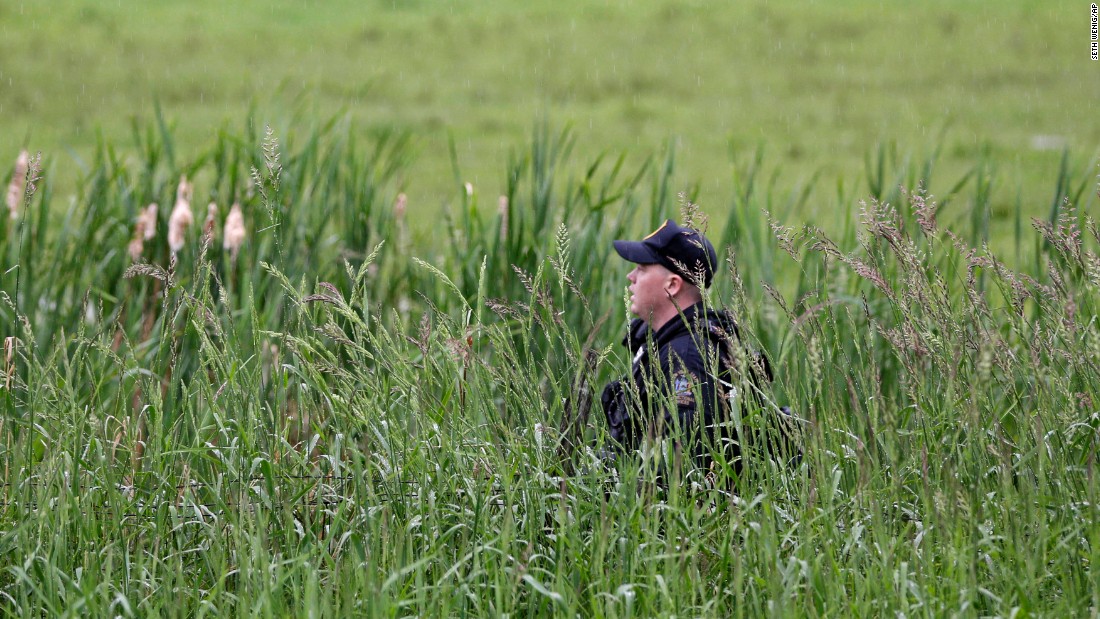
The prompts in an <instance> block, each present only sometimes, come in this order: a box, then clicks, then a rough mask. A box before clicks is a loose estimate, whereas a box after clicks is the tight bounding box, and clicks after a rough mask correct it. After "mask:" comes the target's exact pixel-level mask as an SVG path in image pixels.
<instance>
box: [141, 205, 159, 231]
mask: <svg viewBox="0 0 1100 619" xmlns="http://www.w3.org/2000/svg"><path fill="white" fill-rule="evenodd" d="M158 208H160V207H158V206H157V203H156V202H153V203H151V204H150V205H149V206H147V207H145V240H146V241H151V240H153V237H155V236H156V235H157V209H158ZM139 217H140V215H139Z"/></svg>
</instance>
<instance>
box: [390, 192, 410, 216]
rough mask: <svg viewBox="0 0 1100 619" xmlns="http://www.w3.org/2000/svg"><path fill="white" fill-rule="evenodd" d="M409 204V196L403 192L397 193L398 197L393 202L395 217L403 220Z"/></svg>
mask: <svg viewBox="0 0 1100 619" xmlns="http://www.w3.org/2000/svg"><path fill="white" fill-rule="evenodd" d="M408 206H409V197H408V196H406V195H405V194H403V193H399V194H397V199H396V200H394V202H393V217H394V219H396V220H398V221H401V220H402V219H404V218H405V209H406V208H407V207H408Z"/></svg>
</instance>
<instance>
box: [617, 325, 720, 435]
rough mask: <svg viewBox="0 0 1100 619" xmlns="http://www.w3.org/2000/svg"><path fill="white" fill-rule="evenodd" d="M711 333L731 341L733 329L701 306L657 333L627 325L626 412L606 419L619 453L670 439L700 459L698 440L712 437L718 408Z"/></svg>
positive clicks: (714, 352)
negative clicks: (647, 442)
mask: <svg viewBox="0 0 1100 619" xmlns="http://www.w3.org/2000/svg"><path fill="white" fill-rule="evenodd" d="M715 332H719V333H725V334H728V337H735V333H736V325H735V324H734V322H733V319H732V318H731V317H730V316H729V314H727V313H725V312H719V311H714V310H707V311H704V309H703V305H702V303H698V304H696V305H693V306H691V307H689V308H687V309H685V310H684V311H683V312H682V315H677V316H676V317H674V318H673V319H671V320H669V321H668V322H667V323H665V324H664V325H663V326H662V327H661V328H660V329H659V330H657V332H656V333H654V332H653V331H652V330H650V329H649V327H648V326H647V325H646V324H645V323H644V322H642V321H641V320H639V319H635V320H634V321H632V322H631V324H630V333H629V334H628V335H627V337H626V338H625V339H624V342H623V343H624V344H625V345H626V346H627V347H628V348H629V349H630V351H631V352H632V353H634V362H633V364H632V368H631V369H632V371H631V380H630V384H631V385H632V388H627V393H626V402H627V406H625V407H624V408H625V410H623V411H618V412H619V414H617V415H613V416H612V417H614V418H611V417H609V422H610V425H611V437H612V438H614V439H615V440H616V441H618V443H619V444H620V445H621V447H622V448H623V449H625V450H628V451H629V450H633V449H635V448H637V447H638V444H639V442H640V441H641V439H642V437H643V436H651V437H657V436H673V437H677V438H679V439H680V440H683V441H684V443H683V444H686V445H688V446H690V451H691V453H692V454H693V455H695V456H697V457H702V456H703V454H704V452H705V446H704V445H703V444H702V440H701V439H702V438H703V436H712V428H713V427H714V423H715V415H716V412H717V408H718V405H717V402H718V400H717V390H716V388H717V382H718V379H717V378H716V376H715V372H716V371H717V369H718V363H717V354H718V351H717V345H716V344H715V343H714V340H713V339H712V338H711V337H709V336H708V334H709V333H715ZM623 382H624V383H626V382H627V381H626V380H625V379H624V380H623ZM624 386H625V385H624ZM684 439H686V440H684Z"/></svg>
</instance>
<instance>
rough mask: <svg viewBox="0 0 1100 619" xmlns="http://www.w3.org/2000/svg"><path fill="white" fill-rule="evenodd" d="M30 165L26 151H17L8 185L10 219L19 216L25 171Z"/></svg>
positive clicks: (29, 157)
mask: <svg viewBox="0 0 1100 619" xmlns="http://www.w3.org/2000/svg"><path fill="white" fill-rule="evenodd" d="M30 164H31V154H30V153H28V152H27V151H25V150H23V151H19V157H18V158H16V160H15V171H14V172H12V175H11V183H10V184H9V185H8V200H7V201H8V212H9V213H10V214H11V218H12V219H15V218H16V217H18V216H19V205H20V204H21V203H22V202H23V183H25V182H26V180H27V169H28V168H29V167H30Z"/></svg>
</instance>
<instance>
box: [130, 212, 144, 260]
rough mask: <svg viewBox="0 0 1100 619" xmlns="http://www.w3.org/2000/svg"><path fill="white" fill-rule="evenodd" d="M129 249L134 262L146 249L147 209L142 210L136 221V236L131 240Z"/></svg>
mask: <svg viewBox="0 0 1100 619" xmlns="http://www.w3.org/2000/svg"><path fill="white" fill-rule="evenodd" d="M128 249H129V252H130V260H133V261H134V262H137V261H138V260H139V259H140V258H141V253H142V252H143V251H145V211H142V212H141V214H140V215H138V216H137V221H135V222H134V238H133V239H131V240H130V245H129V248H128Z"/></svg>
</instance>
